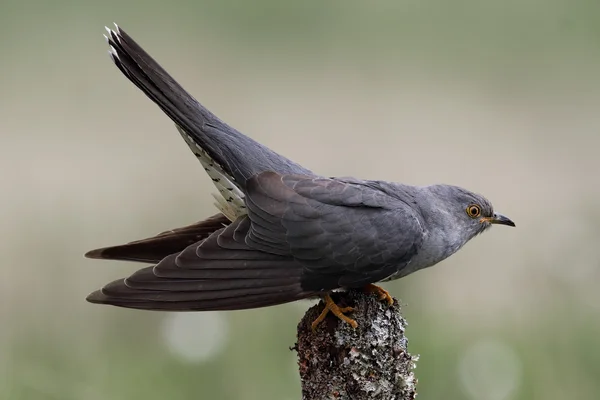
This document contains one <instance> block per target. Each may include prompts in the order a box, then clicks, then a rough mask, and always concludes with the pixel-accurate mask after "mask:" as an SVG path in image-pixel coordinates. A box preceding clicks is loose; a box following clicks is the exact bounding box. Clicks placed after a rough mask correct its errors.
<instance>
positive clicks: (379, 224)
mask: <svg viewBox="0 0 600 400" xmlns="http://www.w3.org/2000/svg"><path fill="white" fill-rule="evenodd" d="M246 205H247V207H248V213H249V218H250V221H251V228H250V230H249V232H248V235H247V238H246V243H247V244H248V245H249V246H250V247H252V248H255V249H258V250H261V251H264V252H268V253H273V254H280V255H286V256H291V257H293V258H294V259H295V260H297V261H298V262H299V263H300V264H302V265H303V267H304V273H303V280H302V285H303V288H304V289H306V290H331V289H335V288H339V287H359V286H363V285H366V284H368V283H373V282H377V281H380V280H383V279H385V278H387V277H389V276H390V275H392V274H394V273H395V272H397V271H398V269H399V268H402V267H403V266H405V265H406V264H408V263H409V262H410V260H411V259H412V257H413V256H414V255H415V254H416V253H417V251H418V249H419V247H420V245H421V243H422V240H423V234H424V232H423V229H422V226H423V224H422V221H421V216H420V214H419V213H418V212H417V211H415V209H414V208H413V207H411V205H410V204H409V203H408V202H406V201H402V200H400V199H399V198H398V197H393V196H390V195H389V194H388V193H386V192H384V191H382V190H379V189H378V188H377V187H373V186H372V185H368V184H358V183H348V182H344V181H340V180H336V179H328V178H315V177H311V176H304V175H280V174H277V173H275V172H263V173H261V174H258V175H256V176H254V177H253V178H252V179H250V180H249V181H248V184H247V196H246Z"/></svg>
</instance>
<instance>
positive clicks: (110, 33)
mask: <svg viewBox="0 0 600 400" xmlns="http://www.w3.org/2000/svg"><path fill="white" fill-rule="evenodd" d="M104 29H106V32H108V34H109V35H111V36H112V30H111V29H110V28H109V27H108V26H105V27H104Z"/></svg>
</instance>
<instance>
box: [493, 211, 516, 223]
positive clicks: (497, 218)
mask: <svg viewBox="0 0 600 400" xmlns="http://www.w3.org/2000/svg"><path fill="white" fill-rule="evenodd" d="M488 222H489V223H490V224H498V225H508V226H515V223H514V222H512V221H511V220H510V218H508V217H505V216H504V215H502V214H498V213H494V216H493V217H491V218H489V219H488Z"/></svg>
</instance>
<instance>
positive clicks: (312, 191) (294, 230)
mask: <svg viewBox="0 0 600 400" xmlns="http://www.w3.org/2000/svg"><path fill="white" fill-rule="evenodd" d="M245 200H246V204H247V207H248V215H247V216H242V217H240V218H238V219H237V220H236V221H234V222H233V223H231V224H230V225H228V226H227V227H224V228H221V229H219V230H217V231H215V232H214V233H212V234H211V235H210V236H208V237H207V238H206V239H204V240H202V241H200V242H198V243H194V244H192V245H190V246H188V247H187V248H185V249H184V250H183V251H181V252H178V253H175V254H172V255H169V256H167V257H165V258H164V259H162V260H161V261H160V262H159V263H158V264H157V265H155V266H154V267H148V268H144V269H141V270H140V271H138V272H136V273H135V274H133V275H132V276H131V277H129V278H127V279H121V280H118V281H115V282H112V283H110V284H108V285H106V286H105V287H104V288H102V289H101V290H99V291H96V292H94V293H92V294H91V295H90V296H89V297H88V300H89V301H91V302H94V303H103V304H112V305H116V306H121V307H127V308H139V309H150V310H179V311H184V310H193V311H200V310H234V309H236V310H237V309H244V308H256V307H263V306H270V305H275V304H281V303H285V302H290V301H294V300H299V299H302V298H306V297H310V296H313V295H315V294H317V293H319V292H321V291H328V290H333V289H337V288H341V287H359V286H363V285H366V284H368V283H374V282H378V281H380V280H383V279H385V278H387V277H388V276H390V275H392V274H393V273H395V272H396V271H397V270H398V269H399V268H401V267H402V266H404V265H406V264H407V263H408V262H410V259H411V258H412V257H413V256H414V255H415V253H416V251H417V249H418V247H419V245H420V243H421V240H422V235H423V232H422V230H421V223H420V221H419V217H418V215H417V214H416V213H415V212H414V211H413V209H412V208H411V207H410V206H409V205H408V204H407V203H405V202H403V201H400V200H398V199H396V198H394V197H391V196H389V195H388V194H386V193H385V192H383V191H381V190H378V189H377V188H376V187H375V188H374V187H372V186H369V185H361V184H358V183H348V182H343V181H340V180H335V179H325V178H314V177H311V176H305V175H279V174H277V173H274V172H263V173H261V174H259V175H257V176H255V177H253V178H252V179H250V180H249V181H248V188H247V196H246V199H245Z"/></svg>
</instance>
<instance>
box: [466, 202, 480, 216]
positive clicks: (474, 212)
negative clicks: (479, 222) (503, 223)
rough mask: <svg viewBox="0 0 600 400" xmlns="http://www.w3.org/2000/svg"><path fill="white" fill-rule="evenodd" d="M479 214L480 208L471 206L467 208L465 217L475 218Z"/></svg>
mask: <svg viewBox="0 0 600 400" xmlns="http://www.w3.org/2000/svg"><path fill="white" fill-rule="evenodd" d="M480 214H481V207H479V206H478V205H477V204H471V205H470V206H469V207H467V215H468V216H469V217H471V218H477V217H479V215H480Z"/></svg>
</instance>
